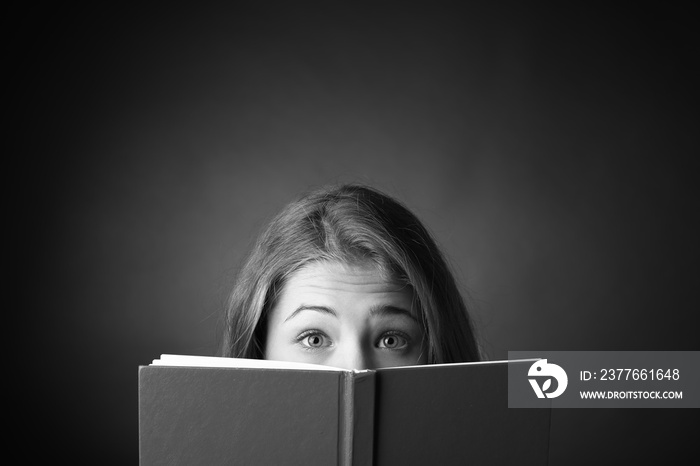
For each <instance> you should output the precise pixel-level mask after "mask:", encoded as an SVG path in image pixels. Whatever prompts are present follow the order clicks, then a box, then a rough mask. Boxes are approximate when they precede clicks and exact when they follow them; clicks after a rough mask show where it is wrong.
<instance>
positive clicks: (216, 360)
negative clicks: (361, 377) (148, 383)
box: [150, 354, 348, 372]
mask: <svg viewBox="0 0 700 466" xmlns="http://www.w3.org/2000/svg"><path fill="white" fill-rule="evenodd" d="M150 365H151V366H180V367H234V368H254V369H296V370H315V371H345V372H348V371H347V370H346V369H341V368H339V367H332V366H322V365H319V364H306V363H300V362H288V361H273V360H269V359H243V358H223V357H217V356H192V355H183V354H162V355H161V356H160V359H154V360H153V362H152V363H151V364H150Z"/></svg>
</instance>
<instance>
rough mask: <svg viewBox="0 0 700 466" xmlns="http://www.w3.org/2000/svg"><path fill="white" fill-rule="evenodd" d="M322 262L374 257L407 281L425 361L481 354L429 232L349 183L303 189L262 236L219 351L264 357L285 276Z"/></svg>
mask: <svg viewBox="0 0 700 466" xmlns="http://www.w3.org/2000/svg"><path fill="white" fill-rule="evenodd" d="M324 260H329V261H340V262H343V263H364V262H365V261H371V262H372V263H373V264H374V265H376V266H377V267H378V268H379V270H380V271H381V272H382V273H384V274H385V276H386V277H387V279H390V280H393V281H396V282H398V283H402V284H404V285H406V286H408V287H410V289H411V290H412V293H413V300H414V305H415V306H417V308H418V310H419V316H420V317H419V321H420V322H421V324H422V326H423V329H424V332H425V335H426V339H427V349H428V362H429V363H449V362H465V361H478V360H479V359H480V355H479V349H478V345H477V342H476V338H475V333H474V329H473V325H472V322H471V319H470V316H469V313H468V311H467V308H466V305H465V303H464V300H463V298H462V296H461V294H460V292H459V290H458V288H457V285H456V283H455V280H454V278H453V276H452V273H451V272H450V270H449V267H448V265H447V263H446V261H445V259H444V257H443V255H442V253H441V252H440V250H439V248H438V247H437V245H436V243H435V241H434V240H433V238H432V237H431V235H430V233H429V232H428V231H427V230H426V228H425V227H424V226H423V224H422V223H421V222H420V221H419V220H418V218H417V217H416V216H415V215H413V213H411V212H410V211H409V210H408V209H407V208H406V207H404V206H403V205H401V204H400V203H399V202H397V201H396V200H394V199H392V198H391V197H389V196H387V195H386V194H383V193H381V192H379V191H377V190H375V189H373V188H369V187H367V186H362V185H354V184H352V185H341V186H332V187H326V188H322V189H319V190H316V191H313V192H310V193H308V194H307V195H305V196H303V197H302V198H300V199H298V200H297V201H295V202H292V203H291V204H289V205H288V206H287V207H286V208H285V209H283V210H282V212H280V213H279V214H278V215H277V216H276V217H275V218H274V219H273V220H272V222H271V223H270V224H269V225H268V227H267V228H266V229H265V231H264V232H263V233H262V234H261V236H260V237H259V238H258V240H257V242H256V244H255V246H254V247H253V250H252V251H251V253H250V255H249V256H248V258H247V260H246V262H245V263H244V266H243V267H242V269H241V271H240V273H239V276H238V279H237V281H236V284H235V287H234V289H233V291H232V293H231V295H230V298H229V301H228V306H227V309H226V320H225V329H224V336H223V347H222V355H223V356H228V357H239V358H257V359H260V358H262V357H263V351H264V348H265V337H266V333H267V327H266V326H267V320H268V319H267V317H268V314H269V312H270V310H271V308H272V307H273V306H274V304H275V300H276V299H277V297H278V295H279V293H280V292H281V291H282V289H283V287H284V285H285V283H286V280H287V277H289V276H290V274H292V273H294V272H295V271H297V270H299V269H300V268H301V267H303V266H304V265H307V264H309V263H311V262H314V261H324Z"/></svg>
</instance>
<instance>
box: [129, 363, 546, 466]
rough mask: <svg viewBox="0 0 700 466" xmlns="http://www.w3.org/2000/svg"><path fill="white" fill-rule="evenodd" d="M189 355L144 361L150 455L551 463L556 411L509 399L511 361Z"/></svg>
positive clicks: (144, 430) (167, 459)
mask: <svg viewBox="0 0 700 466" xmlns="http://www.w3.org/2000/svg"><path fill="white" fill-rule="evenodd" d="M203 359H209V360H211V359H212V358H203ZM214 359H219V358H214ZM221 359H227V360H228V361H225V362H232V363H234V364H235V360H230V359H229V358H221ZM260 363H261V364H262V365H266V364H267V362H262V361H261V362H260ZM183 364H186V365H185V366H182V367H179V366H177V365H173V366H159V365H151V366H142V367H140V368H139V453H140V462H141V465H143V466H146V465H161V464H168V465H180V464H182V465H184V464H187V465H197V464H201V465H210V466H211V465H220V464H221V465H223V464H246V465H248V464H250V465H258V464H260V465H263V464H322V465H333V464H338V465H352V464H355V465H359V464H363V465H364V464H367V465H369V464H374V465H379V466H387V465H394V464H396V465H399V464H401V465H406V464H441V465H449V464H465V463H473V464H518V465H522V464H526V465H527V464H533V465H534V464H537V465H545V464H547V457H548V447H549V414H550V413H549V411H550V410H549V409H528V410H526V409H512V408H511V409H509V408H508V396H507V383H508V381H507V375H508V374H507V364H508V363H506V362H497V363H473V364H447V365H433V366H430V365H428V366H413V367H404V368H389V369H378V370H368V371H347V370H341V369H338V370H335V369H332V368H327V369H326V368H322V367H321V366H319V368H318V369H314V370H308V369H303V368H302V369H298V368H295V369H285V368H274V367H270V366H269V365H268V367H261V368H254V367H195V366H193V365H189V364H195V363H194V362H192V361H188V362H184V363H183ZM203 364H206V362H204V363H203ZM253 364H255V363H253Z"/></svg>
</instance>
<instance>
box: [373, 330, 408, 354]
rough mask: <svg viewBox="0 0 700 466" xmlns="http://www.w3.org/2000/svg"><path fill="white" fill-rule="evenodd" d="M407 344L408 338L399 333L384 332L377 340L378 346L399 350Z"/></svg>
mask: <svg viewBox="0 0 700 466" xmlns="http://www.w3.org/2000/svg"><path fill="white" fill-rule="evenodd" d="M407 346H408V338H407V337H406V336H404V335H402V334H399V333H395V332H392V333H385V334H384V335H382V336H381V337H380V338H379V341H378V342H377V347H378V348H384V349H390V350H400V349H404V348H406V347H407Z"/></svg>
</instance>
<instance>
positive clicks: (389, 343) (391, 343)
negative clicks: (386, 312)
mask: <svg viewBox="0 0 700 466" xmlns="http://www.w3.org/2000/svg"><path fill="white" fill-rule="evenodd" d="M384 344H385V345H386V346H388V347H392V346H396V338H394V337H386V338H385V339H384Z"/></svg>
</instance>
